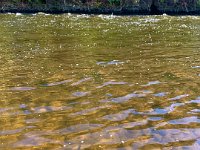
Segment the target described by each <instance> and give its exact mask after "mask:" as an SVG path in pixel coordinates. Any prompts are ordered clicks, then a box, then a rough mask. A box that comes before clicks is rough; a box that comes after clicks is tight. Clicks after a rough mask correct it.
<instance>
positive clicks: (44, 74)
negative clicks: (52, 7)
mask: <svg viewBox="0 0 200 150" xmlns="http://www.w3.org/2000/svg"><path fill="white" fill-rule="evenodd" d="M0 35H1V38H0V149H20V150H22V149H24V150H25V149H27V150H30V149H54V150H71V149H72V150H77V149H91V150H94V149H109V150H110V149H111V150H112V149H119V150H129V149H144V150H151V149H152V150H155V149H156V150H159V149H163V150H168V149H173V150H182V149H183V150H187V149H192V150H193V149H194V150H197V149H200V93H199V92H200V91H199V90H200V17H199V16H167V15H162V16H113V15H72V14H62V15H49V14H43V13H38V14H25V15H24V14H19V13H17V14H0Z"/></svg>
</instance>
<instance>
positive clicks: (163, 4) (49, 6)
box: [0, 0, 200, 12]
mask: <svg viewBox="0 0 200 150" xmlns="http://www.w3.org/2000/svg"><path fill="white" fill-rule="evenodd" d="M153 3H154V4H155V6H156V7H157V8H158V10H160V11H162V12H165V11H173V12H194V11H200V0H1V1H0V9H1V11H3V10H12V9H15V10H18V9H19V10H23V9H26V10H28V9H30V10H34V9H35V10H41V11H43V10H58V11H68V10H88V11H89V10H97V11H98V10H101V11H105V10H114V11H122V10H130V11H133V12H134V11H149V10H150V8H151V6H152V4H153Z"/></svg>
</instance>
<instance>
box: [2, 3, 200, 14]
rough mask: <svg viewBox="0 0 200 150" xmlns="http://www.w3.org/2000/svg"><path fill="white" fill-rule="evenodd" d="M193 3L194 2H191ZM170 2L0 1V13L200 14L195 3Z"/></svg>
mask: <svg viewBox="0 0 200 150" xmlns="http://www.w3.org/2000/svg"><path fill="white" fill-rule="evenodd" d="M193 5H194V4H193ZM193 5H191V4H190V5H186V4H185V5H184V6H183V4H179V5H178V4H173V5H172V4H171V6H170V5H169V6H168V5H164V3H158V2H156V3H154V2H148V3H145V4H142V3H141V2H140V3H136V4H132V5H123V6H121V5H119V6H114V5H105V6H99V5H98V6H97V5H71V4H70V5H66V4H65V5H61V4H60V5H47V4H40V5H39V4H34V5H33V4H31V5H30V4H20V5H19V4H12V3H8V4H7V3H4V4H2V3H0V13H8V12H10V13H38V12H44V13H49V14H62V13H76V14H114V15H162V14H168V15H200V7H197V5H195V6H193Z"/></svg>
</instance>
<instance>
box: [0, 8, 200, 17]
mask: <svg viewBox="0 0 200 150" xmlns="http://www.w3.org/2000/svg"><path fill="white" fill-rule="evenodd" d="M39 12H42V13H47V14H65V13H72V14H88V15H90V14H95V15H100V14H103V15H111V14H113V15H162V14H167V15H172V16H178V15H180V16H181V15H197V16H200V11H189V12H186V11H159V12H156V13H152V12H151V11H149V10H130V9H123V10H114V9H89V10H88V9H87V10H86V9H69V10H54V9H1V8H0V13H1V14H3V13H22V14H34V13H39Z"/></svg>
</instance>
